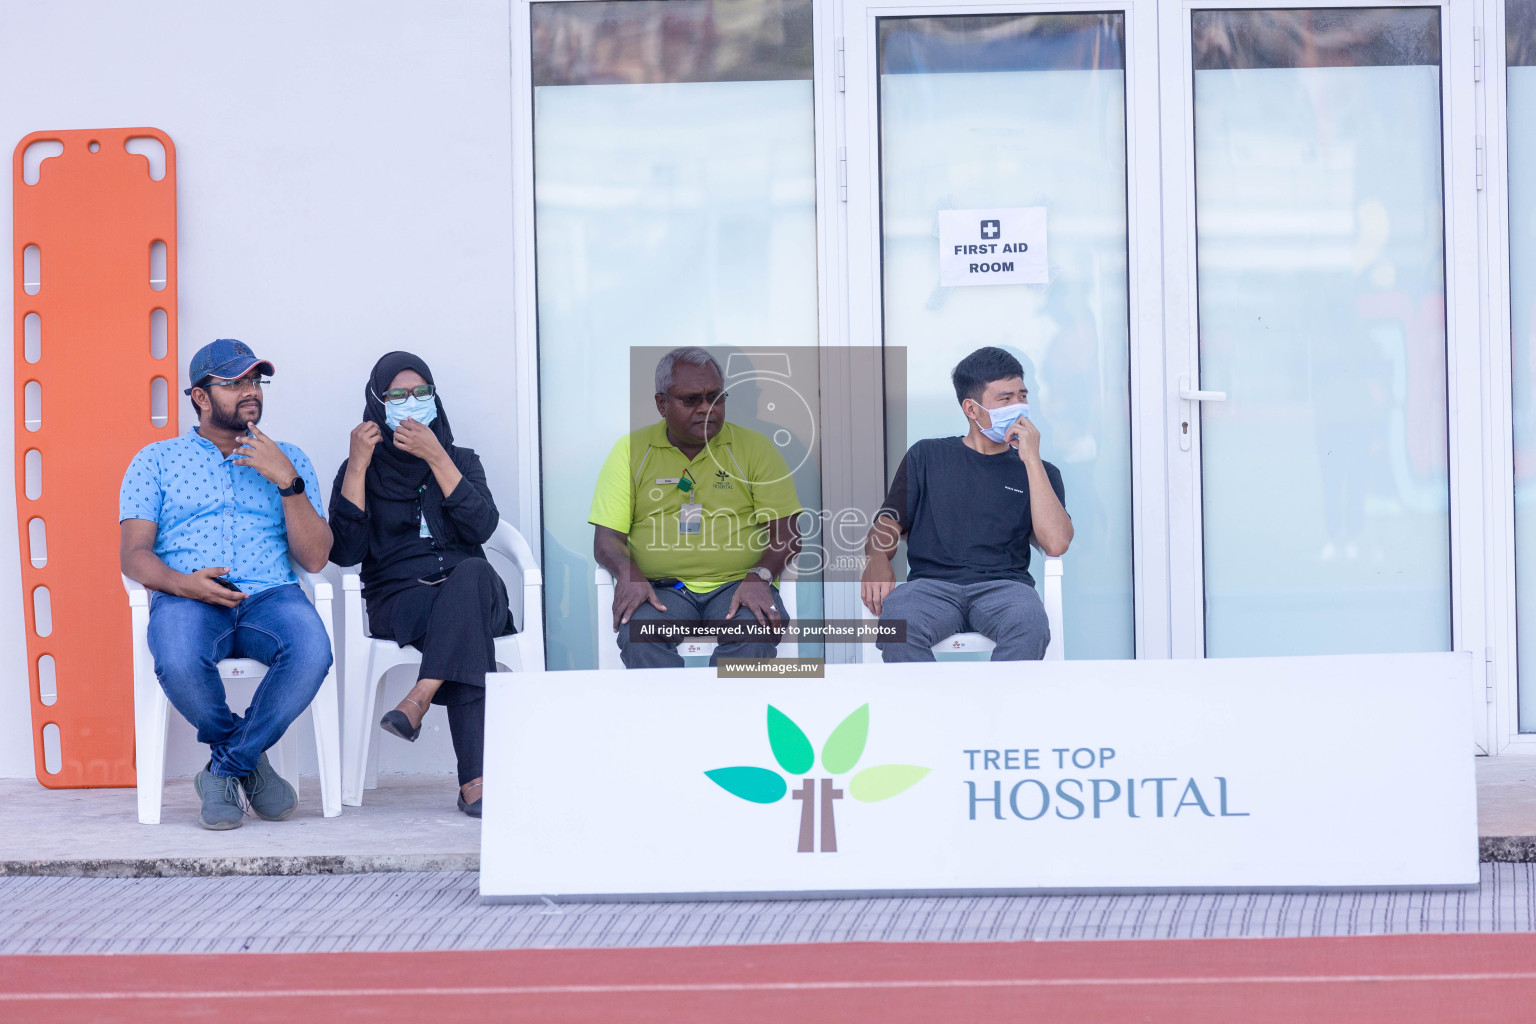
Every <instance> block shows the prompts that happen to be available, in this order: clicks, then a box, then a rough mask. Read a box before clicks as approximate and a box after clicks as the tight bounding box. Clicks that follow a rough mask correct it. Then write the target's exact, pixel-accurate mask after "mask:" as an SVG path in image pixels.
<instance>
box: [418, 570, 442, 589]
mask: <svg viewBox="0 0 1536 1024" xmlns="http://www.w3.org/2000/svg"><path fill="white" fill-rule="evenodd" d="M447 578H448V570H447V569H439V570H437V572H434V573H433V574H432V575H430V576H423V577H421V578H420V579H418V580H417V581H416V582H417V583H425V584H426V585H427V586H429V587H435V586H437V585H438V584H439V583H441V582H443V580H445V579H447Z"/></svg>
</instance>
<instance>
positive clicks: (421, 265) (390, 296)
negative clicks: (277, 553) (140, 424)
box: [0, 0, 517, 777]
mask: <svg viewBox="0 0 1536 1024" xmlns="http://www.w3.org/2000/svg"><path fill="white" fill-rule="evenodd" d="M507 7H508V5H507V2H506V0H455V2H453V3H451V4H450V3H431V2H418V3H409V2H405V0H366V2H362V0H324V2H314V0H309V2H299V0H267V2H264V3H261V4H249V5H235V4H208V3H202V2H194V0H154V2H150V0H133V2H123V0H117V2H104V0H95V2H74V0H71V2H67V3H61V2H58V0H6V2H5V3H4V4H3V5H0V96H3V97H5V101H4V102H3V103H0V142H3V143H4V147H5V149H6V150H7V151H9V149H10V148H12V147H14V146H15V144H16V143H17V142H18V141H19V140H20V139H21V137H22V136H24V135H26V134H28V133H30V132H33V131H38V130H42V129H60V130H62V129H73V128H95V127H101V128H110V127H127V126H142V125H149V126H153V127H157V128H160V129H162V130H164V131H165V132H166V133H168V134H169V135H170V136H171V138H172V140H173V141H174V142H175V144H176V150H177V161H178V163H177V173H178V175H179V178H180V181H179V190H178V214H179V220H180V231H179V236H178V242H179V269H180V290H181V308H180V353H181V363H182V382H181V384H179V385H178V395H177V396H176V400H177V401H178V402H183V403H184V402H185V399H184V398H182V397H180V395H179V390H180V388H182V387H185V386H186V380H185V377H186V362H187V359H188V358H190V356H191V355H192V353H193V352H194V351H196V349H197V348H198V347H199V346H201V345H202V344H204V343H206V342H207V341H210V340H212V339H213V338H216V337H236V338H240V339H242V340H244V341H246V342H248V343H249V344H250V345H251V346H252V347H253V348H255V350H256V351H257V352H258V353H259V354H260V355H262V356H264V357H267V358H270V359H271V360H272V361H273V362H274V363H275V364H276V366H277V373H276V375H275V378H274V383H273V386H272V387H271V389H270V390H269V392H268V395H267V410H266V414H265V419H264V421H263V424H262V425H263V427H265V428H266V429H267V430H268V431H269V432H270V433H271V434H272V435H273V436H275V437H278V438H280V439H283V440H287V441H292V442H294V443H296V444H298V445H300V446H301V447H302V448H303V449H304V450H305V451H306V452H308V453H309V455H310V457H311V458H312V459H313V460H314V462H315V466H316V469H317V471H318V472H319V474H320V477H321V482H322V484H323V485H324V489H325V491H326V497H327V498H329V491H330V483H331V479H332V476H333V475H334V473H335V471H336V468H337V466H338V465H339V464H340V462H341V459H342V458H343V457H344V455H345V454H346V445H347V432H348V431H349V430H350V429H351V428H352V427H353V426H354V425H355V424H356V423H357V421H358V419H359V418H360V415H361V412H362V394H361V392H362V386H363V382H364V380H365V374H366V373H367V370H368V368H369V367H370V366H371V365H372V363H373V361H374V359H375V358H377V357H378V356H379V355H381V354H382V353H384V352H386V351H388V350H390V349H395V348H405V349H409V350H412V351H415V352H417V353H418V354H420V355H422V356H423V357H424V358H425V359H427V360H428V361H429V362H430V363H431V365H432V369H433V372H434V374H435V375H436V378H437V382H438V385H439V386H440V387H441V388H442V396H443V401H444V403H445V405H446V407H447V409H448V413H449V416H450V418H451V420H452V422H453V425H454V429H455V432H456V434H457V437H458V440H459V441H460V443H462V444H466V445H468V446H470V447H473V448H475V449H476V450H478V451H479V452H480V454H481V456H482V458H484V460H485V464H486V471H487V473H488V474H489V477H490V484H491V488H492V491H493V493H494V494H495V496H496V499H497V503H498V505H499V506H500V507H501V509H502V512H503V516H504V518H508V519H514V512H515V509H516V507H517V501H516V499H517V494H516V491H515V487H516V473H515V468H516V467H515V463H516V449H517V438H516V435H515V423H516V417H515V416H514V414H513V409H512V402H513V373H514V371H513V353H512V347H513V340H512V298H511V284H510V282H511V273H512V251H513V247H512V238H511V228H512V213H511V209H512V207H511V202H512V196H511V148H512V146H511V108H510V102H511V101H510V85H511V80H510V67H509V56H508V54H509V48H508V38H509V37H508V10H507ZM0 224H3V233H4V236H5V238H6V239H7V240H9V238H10V237H11V204H10V202H9V201H6V202H4V203H0ZM0 269H3V270H4V280H5V281H6V282H10V281H11V280H12V276H11V274H12V268H11V247H10V245H9V244H7V245H6V246H5V247H4V250H3V253H0ZM0 303H3V305H4V309H5V315H4V317H3V318H0V322H3V323H6V324H10V323H12V322H13V319H12V299H11V288H10V286H9V284H8V285H7V287H5V288H4V289H0ZM10 376H11V360H9V359H4V360H0V378H3V384H0V388H3V391H4V393H5V394H10V393H11V388H12V381H11V379H10ZM183 425H184V426H185V425H186V424H185V420H184V421H183ZM11 430H12V417H10V416H0V432H3V433H4V434H5V435H6V436H5V440H4V443H3V444H0V476H3V475H7V474H9V473H11V472H12V471H13V462H14V459H13V456H12V450H13V445H12V443H11V438H10V437H9V434H10V432H11ZM514 521H515V519H514ZM102 528H103V529H115V528H116V526H115V523H113V522H110V521H109V522H103V524H102ZM16 536H17V533H16V519H15V505H14V503H13V502H12V501H9V500H7V501H3V502H0V777H22V776H25V777H30V776H31V775H32V774H33V761H32V744H31V737H30V732H29V723H30V719H31V709H30V705H29V703H28V695H27V673H26V657H25V642H24V639H23V619H22V610H21V597H20V595H21V584H20V575H19V567H18V552H17V547H16V542H15V540H14V538H15V537H16ZM391 703H393V701H391ZM429 724H435V725H437V726H439V727H441V728H439V729H437V730H428V731H424V733H423V736H422V741H421V742H418V743H417V744H416V745H415V746H414V747H409V748H407V747H405V746H404V745H403V744H400V743H390V744H389V745H388V746H386V747H385V748H384V754H383V759H382V762H381V766H380V767H381V769H382V770H384V771H391V770H400V769H442V770H448V769H450V768H451V767H452V764H453V758H452V753H451V748H450V746H449V744H448V736H447V729H446V721H445V720H444V716H443V715H442V712H441V711H436V712H434V717H433V718H432V719H429ZM182 725H183V727H184V723H182ZM189 736H190V729H186V728H183V729H182V730H181V731H179V732H174V733H173V737H176V738H177V740H176V742H177V743H178V745H179V746H188V745H189V744H190V740H189V739H188V737H189ZM182 740H186V741H187V742H186V743H182V742H181V741H182ZM192 756H193V755H192V753H191V751H190V749H188V750H186V751H185V752H184V756H182V757H175V758H173V763H172V766H171V767H172V769H173V770H175V769H177V768H180V769H182V770H185V769H186V768H187V767H188V766H189V765H190V764H191V760H190V759H191V758H192ZM309 756H310V757H311V758H312V757H313V754H312V752H311V753H310V755H309Z"/></svg>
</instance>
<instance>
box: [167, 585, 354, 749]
mask: <svg viewBox="0 0 1536 1024" xmlns="http://www.w3.org/2000/svg"><path fill="white" fill-rule="evenodd" d="M149 651H150V653H151V654H153V655H154V656H155V675H156V676H158V677H159V679H160V688H161V689H163V690H164V691H165V695H166V697H168V698H169V699H170V702H171V704H172V705H174V706H175V708H176V710H177V711H180V712H181V713H182V715H183V716H184V717H185V718H186V719H187V721H189V722H191V723H192V724H193V725H194V726H196V728H197V739H198V742H199V743H206V744H208V747H209V751H210V753H211V755H212V760H213V767H212V769H211V771H212V772H213V774H214V775H218V776H221V777H224V776H243V775H249V774H250V773H251V772H253V771H255V770H256V763H257V762H258V761H260V760H261V755H262V753H263V752H264V751H266V749H267V748H268V747H271V746H272V745H273V744H275V743H276V742H277V741H278V740H280V739H282V737H283V733H285V732H287V731H288V726H290V725H292V724H293V720H294V719H296V718H298V717H299V715H301V714H303V712H304V709H305V708H307V707H309V702H310V701H311V700H314V698H315V694H316V693H317V692H318V691H319V689H320V684H321V683H323V682H325V674H326V672H327V671H329V670H330V667H331V642H330V638H329V637H327V636H326V633H325V624H324V623H322V622H321V621H320V616H319V615H318V614H316V612H315V607H314V605H312V604H310V603H309V598H307V597H305V596H304V591H303V590H302V589H300V588H299V586H298V584H296V583H295V584H289V585H287V586H282V587H272V588H271V589H269V590H263V591H262V592H261V593H259V594H252V595H251V596H250V597H247V598H246V599H245V600H244V601H241V602H240V603H239V604H238V605H236V606H235V607H233V608H219V607H216V606H214V605H211V604H205V603H203V602H202V601H194V600H193V599H192V598H190V597H176V596H175V595H174V594H158V593H157V594H155V596H154V599H153V600H152V601H151V602H150V605H149ZM225 658H251V659H253V660H255V661H259V662H261V663H262V664H263V665H266V666H267V674H266V676H265V677H264V678H263V679H262V680H261V682H260V683H258V684H257V686H256V695H255V696H254V697H252V698H251V705H250V707H248V708H246V711H245V717H244V718H242V717H241V716H239V715H237V714H235V713H234V712H233V711H231V710H229V704H228V703H227V702H226V700H225V696H224V681H223V680H222V679H220V678H219V668H218V666H219V662H220V661H222V660H223V659H225Z"/></svg>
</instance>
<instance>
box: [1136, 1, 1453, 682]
mask: <svg viewBox="0 0 1536 1024" xmlns="http://www.w3.org/2000/svg"><path fill="white" fill-rule="evenodd" d="M1232 6H1233V5H1231V4H1225V5H1211V6H1210V7H1209V8H1208V7H1207V6H1206V5H1205V4H1185V5H1183V6H1181V7H1175V6H1174V5H1171V4H1170V5H1165V7H1164V9H1163V12H1162V15H1163V27H1164V30H1165V31H1164V33H1163V39H1164V44H1163V52H1162V60H1163V86H1164V91H1163V96H1164V103H1165V107H1168V108H1169V109H1167V111H1166V120H1167V123H1168V124H1169V125H1170V126H1171V128H1172V130H1171V131H1170V132H1169V134H1168V135H1167V136H1166V137H1165V140H1164V141H1165V164H1164V179H1165V183H1166V186H1165V200H1166V202H1165V223H1167V224H1169V225H1170V229H1169V235H1168V249H1167V252H1168V259H1167V266H1168V271H1169V274H1168V278H1169V294H1170V304H1169V311H1170V316H1169V321H1168V323H1169V328H1168V355H1169V367H1168V370H1169V376H1168V379H1167V381H1166V388H1167V392H1166V393H1167V397H1168V404H1169V408H1170V412H1171V416H1170V420H1171V427H1170V436H1171V437H1172V438H1173V443H1171V444H1170V446H1169V457H1170V475H1171V480H1172V482H1173V499H1172V500H1173V508H1174V510H1175V511H1174V513H1173V524H1172V525H1173V530H1174V536H1173V556H1174V557H1173V563H1174V565H1175V566H1180V567H1187V568H1186V571H1185V572H1183V573H1176V578H1175V580H1174V595H1173V596H1174V607H1173V614H1174V646H1175V650H1176V652H1178V653H1185V654H1189V655H1193V656H1199V655H1201V654H1203V655H1205V656H1213V657H1227V656H1245V655H1253V656H1259V655H1288V654H1325V653H1385V652H1410V651H1444V650H1451V649H1452V648H1453V645H1454V646H1456V647H1460V648H1463V649H1466V648H1467V647H1472V648H1473V649H1478V641H1477V636H1478V635H1479V634H1480V629H1481V623H1480V618H1479V616H1480V614H1481V602H1480V599H1479V597H1478V595H1479V594H1480V593H1481V587H1480V586H1469V585H1467V584H1468V583H1469V582H1473V581H1472V578H1471V577H1467V578H1465V579H1464V578H1462V577H1461V576H1458V573H1457V570H1458V566H1460V568H1462V569H1463V570H1470V571H1472V572H1474V573H1475V572H1476V571H1477V570H1476V569H1475V567H1472V566H1468V565H1466V564H1464V563H1463V562H1462V561H1461V560H1460V559H1459V558H1458V554H1459V551H1460V550H1462V549H1463V548H1465V550H1467V551H1468V552H1469V554H1470V553H1471V552H1476V551H1479V550H1480V534H1479V533H1478V532H1477V531H1478V529H1479V527H1478V525H1477V524H1478V522H1479V520H1480V515H1479V514H1478V512H1477V509H1478V507H1479V506H1478V501H1479V497H1478V496H1479V494H1480V477H1479V472H1480V469H1479V467H1480V461H1481V460H1480V459H1479V457H1478V455H1477V452H1478V441H1477V436H1476V435H1477V428H1476V426H1475V424H1476V419H1475V412H1474V413H1473V414H1472V415H1473V417H1474V418H1473V419H1472V420H1470V421H1469V422H1470V423H1471V424H1473V425H1472V426H1471V427H1467V426H1464V425H1463V424H1460V423H1458V422H1457V420H1456V419H1455V417H1453V416H1452V415H1451V410H1452V409H1454V408H1456V407H1457V405H1458V404H1460V402H1461V401H1462V399H1463V397H1465V389H1467V388H1470V389H1471V391H1470V395H1471V397H1472V401H1471V402H1468V403H1467V405H1468V408H1469V409H1475V402H1476V399H1475V396H1476V394H1477V369H1476V367H1477V364H1476V352H1477V312H1476V302H1477V299H1476V290H1475V289H1476V286H1475V274H1476V268H1477V256H1476V251H1475V248H1473V249H1472V251H1471V253H1470V260H1469V261H1468V262H1467V263H1466V264H1463V263H1462V262H1461V260H1462V259H1465V258H1466V248H1467V244H1468V236H1469V234H1470V236H1471V239H1472V240H1473V243H1474V245H1475V225H1474V219H1473V218H1474V216H1475V202H1476V193H1475V189H1474V188H1471V187H1469V186H1471V185H1472V182H1471V181H1470V178H1469V177H1468V176H1466V175H1465V174H1464V171H1465V169H1466V163H1465V162H1458V161H1457V160H1454V159H1452V155H1451V154H1452V152H1453V151H1454V149H1455V147H1456V145H1457V142H1458V140H1463V135H1464V133H1463V131H1460V130H1453V129H1459V128H1460V127H1461V125H1462V124H1463V123H1464V122H1465V120H1466V118H1465V116H1464V115H1461V114H1458V115H1456V116H1454V117H1453V116H1452V112H1453V111H1455V110H1457V109H1458V108H1457V103H1456V101H1457V99H1458V97H1459V96H1461V95H1464V94H1460V93H1455V92H1454V87H1453V85H1452V83H1453V82H1454V81H1455V78H1454V76H1452V75H1451V74H1449V68H1448V62H1449V54H1450V53H1451V52H1452V49H1453V48H1452V46H1451V36H1452V33H1453V32H1463V33H1466V34H1468V35H1470V33H1469V30H1470V21H1467V23H1465V24H1461V23H1460V22H1455V23H1453V15H1452V12H1451V9H1450V8H1449V7H1443V6H1441V5H1438V4H1424V5H1418V6H1409V5H1406V4H1403V5H1399V4H1392V5H1387V4H1382V5H1378V6H1348V7H1346V6H1330V5H1322V4H1312V5H1308V6H1306V7H1299V6H1298V7H1282V6H1279V5H1266V6H1263V7H1258V6H1254V7H1245V8H1244V9H1240V10H1234V9H1231V8H1232ZM1455 17H1456V18H1467V19H1469V18H1470V10H1467V11H1464V12H1462V14H1460V15H1456V16H1455ZM1467 41H1468V43H1470V38H1468V40H1467ZM1464 141H1465V142H1467V143H1470V141H1471V140H1470V139H1464ZM1466 149H1467V152H1466V156H1467V157H1468V158H1470V157H1471V156H1472V147H1471V145H1470V144H1468V145H1467V147H1466ZM1469 199H1470V202H1471V203H1472V204H1473V206H1472V209H1471V210H1470V211H1469V210H1468V209H1467V206H1466V204H1467V202H1468V201H1469ZM1458 204H1459V205H1460V207H1461V208H1460V209H1458ZM1458 226H1459V229H1460V234H1458ZM1458 246H1459V247H1460V249H1459V250H1458ZM1458 253H1460V255H1458V259H1457V261H1455V262H1454V263H1452V262H1451V259H1450V258H1451V256H1452V254H1458ZM1448 265H1451V266H1456V267H1462V268H1464V269H1462V270H1461V274H1460V276H1459V277H1458V275H1457V274H1456V273H1454V272H1453V273H1449V274H1448V273H1447V267H1448ZM1175 293H1181V295H1182V296H1183V297H1187V301H1180V302H1175V301H1173V298H1172V297H1173V296H1174V294H1175ZM1469 317H1470V319H1469ZM1468 352H1470V354H1471V357H1472V360H1471V363H1470V365H1468V364H1467V357H1466V353H1468ZM1453 399H1454V401H1453ZM1467 561H1470V562H1473V563H1475V562H1478V561H1480V556H1478V555H1475V554H1474V555H1471V557H1470V559H1468V560H1467Z"/></svg>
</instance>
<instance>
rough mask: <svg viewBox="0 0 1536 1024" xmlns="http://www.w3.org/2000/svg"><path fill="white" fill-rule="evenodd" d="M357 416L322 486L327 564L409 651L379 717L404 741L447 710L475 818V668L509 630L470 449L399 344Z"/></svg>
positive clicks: (374, 623) (479, 703) (479, 688)
mask: <svg viewBox="0 0 1536 1024" xmlns="http://www.w3.org/2000/svg"><path fill="white" fill-rule="evenodd" d="M364 391H365V395H364V408H363V422H362V423H360V424H358V425H357V426H356V427H354V428H353V430H352V451H351V454H350V456H349V457H348V458H347V461H345V462H343V463H342V464H341V468H340V469H339V470H337V472H336V483H335V485H334V486H333V487H332V488H331V515H330V519H331V532H332V534H333V536H334V538H335V539H334V540H333V541H332V544H331V561H333V562H335V563H336V564H337V565H356V564H357V563H358V562H361V563H362V581H363V601H364V603H365V605H366V607H367V609H368V625H369V632H370V633H371V634H372V635H373V636H375V637H382V638H385V639H391V640H394V641H395V642H396V643H398V644H401V645H402V646H409V647H414V648H416V649H417V650H419V651H420V652H421V670H420V673H419V675H418V678H417V680H416V685H415V686H413V687H412V688H411V691H410V693H408V694H406V695H405V698H404V699H403V700H401V701H400V703H399V704H398V705H397V706H396V707H395V708H394V710H392V711H388V712H386V713H385V714H384V717H383V718H382V719H381V720H380V722H379V725H380V726H381V727H382V728H383V729H384V730H385V731H386V732H390V733H393V734H394V735H396V736H399V737H401V738H402V739H407V740H411V741H414V740H415V739H416V737H417V736H418V735H419V734H420V733H421V720H422V719H423V718H424V717H425V716H426V713H427V708H428V707H429V706H430V705H432V704H441V705H444V706H445V707H446V708H447V709H448V730H449V732H450V734H451V735H452V737H453V750H454V753H455V755H457V757H458V762H459V798H458V805H459V809H460V810H461V811H463V812H464V813H465V814H468V815H471V816H473V817H476V818H478V817H479V816H480V807H481V791H482V780H481V774H482V772H481V765H482V762H483V759H484V752H485V674H486V673H487V672H490V671H494V669H495V667H496V654H495V645H494V641H495V638H496V637H498V636H501V635H503V634H506V633H510V632H512V616H511V613H510V612H509V610H508V605H507V588H506V585H505V584H504V583H503V582H502V580H501V577H500V576H499V575H497V573H496V572H495V570H493V569H492V568H491V565H490V563H489V562H487V561H486V560H485V552H484V550H483V549H482V548H481V545H482V544H484V543H485V542H486V541H487V540H489V539H490V537H491V534H493V533H495V532H496V524H497V521H498V515H497V512H496V503H495V502H494V501H493V500H492V499H491V492H490V489H489V488H488V487H487V486H486V483H485V470H484V469H483V468H482V467H481V465H480V457H479V456H478V455H476V454H475V453H474V451H473V450H471V449H469V448H460V447H458V446H457V445H455V444H454V443H453V430H452V429H451V428H450V427H449V426H448V417H447V415H446V414H445V413H444V411H443V403H442V399H441V398H440V397H439V396H438V395H437V389H436V386H435V385H434V384H433V381H432V371H431V370H430V369H429V368H428V367H427V364H426V363H425V362H423V361H422V360H421V359H420V358H418V357H416V356H414V355H412V354H410V353H409V352H391V353H389V354H388V355H386V356H384V357H383V358H382V359H380V360H379V361H378V363H377V364H375V365H374V368H373V372H372V374H370V375H369V380H368V383H367V385H366V386H365V388H364Z"/></svg>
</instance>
